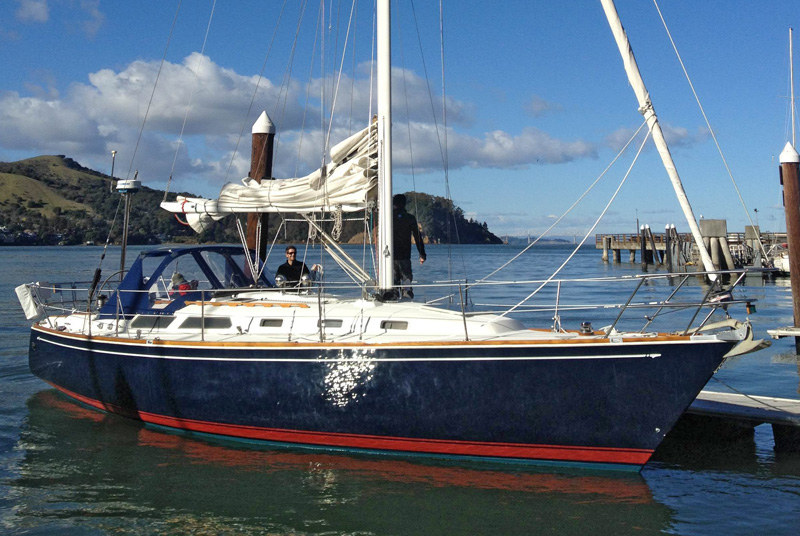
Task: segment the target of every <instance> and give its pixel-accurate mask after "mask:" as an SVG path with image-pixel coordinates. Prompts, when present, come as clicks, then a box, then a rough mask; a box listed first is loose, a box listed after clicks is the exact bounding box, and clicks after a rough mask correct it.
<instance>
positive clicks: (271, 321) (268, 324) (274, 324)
mask: <svg viewBox="0 0 800 536" xmlns="http://www.w3.org/2000/svg"><path fill="white" fill-rule="evenodd" d="M259 325H260V326H261V327H262V328H279V327H281V326H282V325H283V318H262V319H261V322H260V323H259Z"/></svg>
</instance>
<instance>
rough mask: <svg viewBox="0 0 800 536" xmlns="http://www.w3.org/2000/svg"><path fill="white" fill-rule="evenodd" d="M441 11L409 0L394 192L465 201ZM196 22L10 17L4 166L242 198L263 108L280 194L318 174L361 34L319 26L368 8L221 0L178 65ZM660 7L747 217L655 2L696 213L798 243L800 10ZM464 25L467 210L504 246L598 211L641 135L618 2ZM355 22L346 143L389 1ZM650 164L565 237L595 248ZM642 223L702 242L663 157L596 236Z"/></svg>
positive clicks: (488, 5)
mask: <svg viewBox="0 0 800 536" xmlns="http://www.w3.org/2000/svg"><path fill="white" fill-rule="evenodd" d="M436 4H438V3H437V2H420V1H419V0H417V2H416V3H415V5H414V9H415V11H416V18H417V21H418V27H419V30H417V29H416V28H415V25H414V17H413V13H412V10H411V4H410V3H409V2H408V1H407V0H398V1H397V2H395V7H394V11H395V13H396V19H395V28H394V37H395V46H394V49H393V50H394V65H395V71H394V79H395V93H394V96H395V108H396V114H395V127H394V128H395V141H396V147H395V161H396V169H397V171H398V174H397V176H396V178H395V189H396V190H398V191H406V190H412V189H416V190H418V191H423V192H428V193H432V194H435V195H445V193H446V191H447V188H446V185H445V181H444V173H443V172H442V171H441V167H442V166H441V161H442V156H441V151H440V149H439V147H440V143H441V141H442V140H443V135H442V97H441V94H442V86H443V83H442V76H441V73H442V67H441V61H440V50H439V21H438V6H437V5H436ZM177 5H178V2H177V1H174V2H171V1H158V2H155V1H143V2H110V1H109V2H106V1H101V0H94V1H92V0H3V2H0V65H2V72H3V76H2V78H0V127H1V128H0V160H2V161H12V160H19V159H22V158H28V157H31V156H36V155H40V154H65V155H67V156H70V157H72V158H74V159H75V160H77V161H78V162H80V163H81V164H83V165H85V166H88V167H91V168H94V169H97V170H100V171H104V172H108V171H110V162H111V160H110V152H111V150H116V151H117V161H116V175H117V176H122V177H124V176H127V175H129V173H131V172H132V171H133V170H139V174H140V178H141V179H142V180H143V181H144V183H145V184H147V185H149V186H151V187H154V188H163V187H164V186H165V184H166V180H167V177H169V175H170V174H171V173H172V175H173V183H172V185H171V188H170V189H171V190H172V191H175V190H186V191H191V192H193V193H197V194H201V195H214V194H215V193H216V192H218V191H219V188H220V187H221V186H222V184H223V183H224V182H226V181H236V180H238V179H239V178H240V177H241V176H243V175H244V174H246V171H247V169H248V167H249V165H248V160H249V152H250V139H249V130H250V126H251V125H252V123H253V122H254V121H255V119H256V118H257V116H258V115H259V113H260V112H261V110H264V109H265V110H267V111H268V113H269V114H270V116H271V117H272V119H273V121H274V122H275V123H276V124H277V126H278V129H279V133H280V137H279V139H278V145H277V148H276V163H275V175H276V176H278V177H289V176H296V175H298V174H305V173H307V172H308V171H310V170H311V169H312V168H314V167H316V166H317V165H318V164H319V162H320V160H321V154H322V145H323V142H322V140H323V139H324V131H323V129H322V127H321V125H322V123H323V121H322V120H321V118H320V115H321V114H320V110H321V104H320V103H321V97H320V95H321V94H322V93H323V91H324V92H325V94H326V95H327V96H328V97H326V102H327V103H330V102H331V98H330V96H331V95H332V94H333V90H332V88H333V87H334V84H333V80H334V79H335V78H336V75H337V72H338V67H339V65H340V59H337V57H338V56H339V55H340V54H341V50H342V48H343V43H344V41H345V30H344V29H341V30H337V29H336V28H338V26H335V25H334V24H333V23H326V24H325V25H324V27H325V30H323V31H322V32H320V31H319V30H317V21H318V12H319V10H320V6H323V7H324V9H325V11H326V12H327V14H328V16H329V17H330V14H331V12H333V15H334V16H333V18H334V19H338V20H340V21H342V22H345V23H346V22H347V20H348V16H349V10H350V7H349V5H348V6H345V5H344V3H343V2H342V3H339V4H337V3H336V2H333V1H332V0H324V1H322V2H317V3H315V2H310V3H309V4H307V5H305V9H304V10H303V9H302V4H301V3H300V2H299V1H290V2H286V7H285V8H284V9H283V12H281V7H282V5H283V3H282V2H278V1H272V2H260V1H236V2H231V1H219V2H217V5H216V8H215V10H214V14H213V18H212V19H211V24H210V28H209V31H208V38H207V40H206V41H205V48H204V49H203V43H204V36H205V34H206V28H207V27H208V26H209V16H210V14H211V9H212V5H213V1H212V0H207V1H205V0H204V1H201V0H195V1H190V2H183V5H182V6H181V9H180V12H179V13H178V16H177V19H176V22H175V26H174V31H173V33H172V37H171V39H170V41H169V48H166V47H167V41H168V38H169V36H170V28H171V27H172V22H173V19H174V18H175V13H176V8H177ZM659 6H660V8H661V10H662V12H663V14H664V17H665V19H666V21H667V24H668V25H669V28H670V31H671V32H672V35H673V38H674V39H675V42H676V45H677V47H678V50H679V51H680V53H681V55H682V57H683V60H684V62H685V63H686V66H687V70H688V72H689V75H690V76H691V77H692V80H693V83H694V85H695V88H696V90H697V92H698V94H699V96H700V99H701V102H702V104H703V107H704V108H705V111H706V113H707V115H708V117H709V120H710V122H711V126H712V128H713V129H714V132H715V133H716V134H717V137H718V139H719V142H720V145H721V147H722V151H723V153H724V155H725V158H726V159H727V161H728V165H729V166H730V169H731V172H732V174H733V178H734V180H735V181H736V184H737V185H738V187H739V189H740V191H741V194H742V197H743V198H744V200H745V203H746V206H747V209H745V208H743V207H742V205H741V203H740V201H739V198H738V195H737V194H736V192H735V190H734V188H733V186H732V183H731V178H730V177H729V176H728V172H727V171H726V169H725V167H724V165H723V164H722V161H721V158H720V156H719V154H718V152H717V149H716V147H715V145H714V143H713V141H712V139H711V137H710V136H709V132H708V129H707V127H706V125H705V123H704V121H703V118H702V116H701V114H700V111H699V109H698V107H697V104H696V103H695V101H694V98H693V96H692V94H691V91H690V89H689V87H688V84H687V82H686V80H685V78H684V76H683V73H682V71H681V69H680V66H679V64H678V62H677V60H676V58H675V54H674V52H673V51H672V48H671V45H670V43H669V41H668V38H667V36H666V32H665V30H664V28H663V26H662V24H661V22H660V19H659V18H658V13H657V12H656V9H655V7H654V4H653V3H652V2H649V1H646V0H637V1H634V0H618V1H617V9H618V10H619V12H620V16H621V17H622V22H623V25H624V26H625V28H626V30H627V31H628V34H629V36H630V38H631V43H632V46H633V49H634V52H635V54H636V57H637V60H638V63H639V66H640V68H641V70H642V74H643V77H644V80H645V83H646V84H647V87H648V89H649V91H650V94H651V97H652V100H653V103H654V106H655V110H656V112H657V113H658V116H659V118H660V120H661V122H662V125H663V127H664V130H665V132H666V134H667V139H668V141H670V142H671V144H672V145H671V148H672V153H673V156H674V159H675V162H676V164H677V168H678V171H679V173H680V174H681V177H682V178H683V180H684V183H685V187H686V190H687V192H688V194H689V197H690V199H691V201H692V203H693V206H694V209H695V212H696V214H697V215H698V217H699V216H701V215H702V216H703V217H704V218H727V219H728V229H729V231H743V230H744V225H745V224H747V223H748V220H747V218H748V215H749V217H750V218H752V219H753V220H755V219H756V218H757V219H758V223H759V224H760V226H761V228H762V229H763V230H772V231H779V230H783V229H785V222H784V218H783V211H782V207H781V190H780V185H779V183H778V174H777V155H778V154H779V153H780V151H781V149H782V148H783V145H784V144H785V142H786V141H787V140H788V138H789V136H790V128H789V104H788V94H789V89H788V88H789V82H788V78H789V77H788V31H789V27H790V26H797V27H800V9H798V6H797V4H796V2H792V1H788V0H787V1H778V0H775V1H772V0H768V1H764V2H745V1H726V2H722V1H714V0H709V1H703V2H697V1H690V0H661V1H660V2H659ZM444 10H445V26H444V56H445V68H444V73H445V77H444V86H445V88H446V95H447V128H448V130H447V147H448V150H447V159H448V162H449V173H448V178H449V190H450V193H451V195H452V198H453V200H454V201H455V203H456V204H458V205H459V206H461V208H462V209H463V210H464V211H465V213H466V214H467V215H468V216H471V217H474V218H475V219H477V220H479V221H486V222H487V223H488V225H489V228H490V229H491V230H492V231H494V232H495V233H497V234H503V235H504V234H514V235H523V234H526V233H531V234H534V235H535V234H538V233H540V232H542V231H543V230H544V229H546V228H547V227H548V226H549V225H550V223H551V222H552V221H553V220H554V219H555V218H556V217H558V216H559V215H561V213H562V212H563V211H564V210H566V209H567V208H568V207H569V206H570V205H571V204H572V203H573V201H574V200H575V199H577V198H578V196H580V195H581V194H582V193H583V192H584V190H585V189H586V188H587V187H588V185H589V184H591V183H592V182H593V181H594V179H595V178H596V177H597V176H598V175H599V174H600V173H601V172H602V171H603V169H605V167H606V166H607V165H608V164H609V163H610V162H611V160H612V159H613V158H614V156H615V155H616V153H617V151H618V150H619V149H620V147H621V145H622V143H624V141H625V140H627V139H628V137H629V136H630V134H631V133H632V132H633V131H635V130H636V129H637V128H638V127H639V125H640V122H641V116H640V115H639V114H638V112H637V107H638V106H637V103H636V100H635V97H634V95H633V92H632V91H631V89H630V87H629V86H628V83H627V79H626V77H625V73H624V71H623V68H622V62H621V60H620V58H619V54H618V52H617V49H616V45H615V44H614V41H613V38H612V36H611V32H610V31H609V29H608V25H607V22H606V20H605V16H604V14H603V11H602V8H601V6H600V3H599V1H588V0H587V1H574V2H530V1H527V2H523V1H508V2H478V1H474V2H473V1H462V2H447V1H445V2H444ZM301 12H302V17H301ZM281 13H282V14H281ZM355 14H356V17H355V23H354V24H353V26H352V29H351V32H350V35H349V36H348V37H347V41H348V44H349V45H348V48H347V53H346V55H345V59H344V61H343V62H342V64H343V65H344V72H343V75H342V79H341V80H342V81H341V83H340V88H341V89H340V91H339V97H338V98H337V112H336V114H335V116H334V123H333V127H332V129H331V132H332V133H331V138H332V141H334V142H335V141H336V140H337V139H340V138H343V137H344V136H346V135H347V133H348V132H349V131H351V130H354V129H357V128H360V126H361V125H363V124H364V123H365V121H366V120H367V118H368V117H369V113H370V104H369V103H370V89H369V83H370V82H369V81H370V78H369V76H370V68H369V67H370V50H371V43H372V30H371V17H372V14H371V3H370V2H368V1H366V0H361V1H360V2H359V5H358V6H357V9H356V11H355ZM298 20H300V22H299V23H298ZM276 28H277V29H276ZM296 32H297V34H298V38H297V42H296V44H295V43H294V35H295V33H296ZM273 35H275V40H274V44H273V45H272V47H271V48H270V43H271V42H272V37H273ZM418 36H419V37H418ZM796 41H797V40H796ZM353 43H355V44H356V45H355V46H352V45H353ZM419 43H421V44H422V49H423V51H424V63H423V60H422V59H421V56H420V52H419V48H420V47H419ZM293 44H294V52H293V53H292V51H293V48H292V47H293ZM323 48H324V50H325V59H324V60H320V59H319V51H320V49H323ZM796 48H797V49H800V47H798V46H797V43H796ZM165 49H166V57H165V62H164V65H163V66H162V67H161V74H160V77H159V82H158V85H157V86H156V91H155V93H154V94H153V100H152V106H151V108H150V112H149V116H148V120H147V122H146V123H145V126H144V129H143V130H142V134H141V137H140V136H139V131H140V127H141V124H142V119H143V117H144V114H145V110H147V108H148V103H149V101H150V98H151V93H153V86H154V80H155V77H156V73H157V72H158V70H159V66H160V64H161V59H162V57H164V56H165ZM313 49H315V50H316V56H315V55H314V54H313ZM201 50H203V54H201V53H200V52H201ZM268 50H269V55H267V52H268ZM796 55H800V50H797V54H796ZM265 58H266V60H265ZM796 63H797V62H796ZM290 65H291V70H289V69H288V66H290ZM262 66H263V77H261V78H259V76H260V74H261V73H262ZM323 66H324V67H323ZM426 73H427V81H426ZM309 79H310V80H311V82H310V83H309V82H308V81H309ZM308 88H310V89H308ZM323 88H324V89H323ZM428 88H430V91H431V95H429V92H428ZM251 101H252V102H253V105H252V107H251ZM189 103H191V107H190V108H189ZM328 108H329V104H328V105H327V106H326V110H327V109H328ZM187 109H188V110H189V111H188V113H187ZM351 109H352V110H354V113H353V114H350V110H351ZM432 110H433V112H432ZM434 113H435V114H436V121H435V122H434V120H433V114H434ZM325 116H326V117H327V116H328V113H327V112H326V113H325ZM184 118H186V123H185V127H184V126H183V125H184ZM407 118H410V121H409V120H407ZM436 125H438V127H439V131H438V132H439V133H438V134H437V130H436ZM182 128H183V129H184V134H183V137H182V138H181V139H182V144H181V146H180V148H179V150H177V151H176V147H177V146H178V139H179V135H180V132H181V129H182ZM242 132H244V135H243V136H240V134H241V133H242ZM301 132H302V134H301ZM409 137H411V140H412V141H411V145H410V148H409V143H408V139H409ZM137 140H139V141H138V148H137ZM632 154H633V153H631V152H629V153H626V155H625V156H624V157H623V158H622V159H621V161H620V163H618V164H617V165H616V166H615V167H614V168H612V170H611V171H610V172H609V173H608V174H607V176H606V178H605V179H604V180H603V182H602V183H601V184H600V186H598V187H597V188H596V189H595V190H594V191H593V192H592V193H591V194H590V195H589V196H588V197H587V199H586V200H585V201H584V202H583V203H582V204H581V205H579V206H578V207H577V209H575V210H574V211H573V212H572V213H570V214H569V215H568V216H567V217H566V218H565V219H564V221H563V222H562V224H561V225H560V226H559V227H558V228H556V229H555V230H554V231H552V233H553V234H555V235H558V236H573V235H582V234H583V233H584V232H586V231H587V230H588V229H589V228H590V226H591V225H592V224H593V223H594V220H595V219H596V218H597V217H598V216H599V214H600V211H601V210H602V208H603V206H605V204H606V202H607V201H608V199H609V197H610V196H611V194H612V192H613V191H614V189H616V187H617V185H618V184H619V181H620V180H621V179H622V177H623V176H624V174H625V172H626V169H627V166H628V164H629V163H630V160H631V158H632ZM412 161H413V168H412ZM173 162H174V164H173ZM412 169H413V170H414V171H413V175H412V174H411V170H412ZM154 210H155V208H154ZM756 211H757V212H756ZM637 218H638V220H639V221H640V222H641V223H648V224H649V225H651V226H652V227H653V228H655V229H659V228H663V227H664V225H665V224H668V223H674V224H676V226H677V227H678V229H679V230H681V231H685V230H687V227H686V224H685V223H684V222H683V219H682V216H681V214H680V212H679V208H678V204H677V201H675V197H674V195H673V194H672V190H671V187H670V185H669V182H668V180H667V175H666V173H665V171H664V169H663V167H662V166H661V164H660V161H659V160H658V158H657V155H656V152H655V150H654V149H653V148H652V147H648V148H647V149H646V150H645V151H644V153H643V155H642V156H641V158H640V159H639V163H638V164H637V166H636V167H635V168H634V171H633V172H632V173H631V175H630V177H629V178H628V180H627V182H626V184H625V185H624V186H623V188H622V191H621V193H620V195H619V197H618V199H617V201H616V203H615V204H614V205H613V206H612V208H611V209H610V210H609V212H608V213H607V214H606V216H605V217H604V218H603V220H602V222H601V223H600V224H599V226H598V228H597V231H598V232H634V231H635V225H636V221H637Z"/></svg>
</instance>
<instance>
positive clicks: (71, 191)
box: [0, 155, 501, 244]
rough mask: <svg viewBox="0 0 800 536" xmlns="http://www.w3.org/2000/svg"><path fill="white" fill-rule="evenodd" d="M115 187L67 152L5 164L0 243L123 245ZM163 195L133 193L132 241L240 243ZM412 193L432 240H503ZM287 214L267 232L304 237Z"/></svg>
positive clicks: (349, 231) (347, 235)
mask: <svg viewBox="0 0 800 536" xmlns="http://www.w3.org/2000/svg"><path fill="white" fill-rule="evenodd" d="M110 185H111V178H110V177H109V176H108V175H105V174H103V173H99V172H97V171H94V170H92V169H89V168H85V167H83V166H81V165H80V164H78V163H77V162H75V161H74V160H72V159H71V158H67V157H65V156H63V155H61V156H39V157H35V158H29V159H27V160H20V161H19V162H0V243H6V244H12V243H13V244H83V243H85V242H92V243H98V244H101V243H105V241H106V237H107V236H108V234H109V230H110V229H111V239H112V242H116V243H118V242H119V240H120V237H121V235H122V229H121V227H122V207H121V205H120V199H121V196H120V195H119V194H117V193H116V192H112V191H110ZM181 193H182V194H183V195H189V196H191V195H193V194H190V193H186V192H181ZM163 196H164V192H163V191H161V190H154V189H152V188H148V187H146V186H143V187H142V189H141V190H140V191H138V192H137V193H136V194H135V195H134V196H133V197H132V203H131V219H130V228H129V233H128V242H129V243H130V244H155V243H159V242H165V241H170V242H239V235H238V232H237V230H236V223H235V219H234V218H225V219H223V220H222V221H221V222H218V223H217V224H215V225H214V226H212V228H211V229H209V230H208V231H206V232H204V233H202V234H200V235H197V234H195V233H194V231H192V230H191V229H190V228H188V227H186V226H184V225H182V224H181V223H179V222H178V220H177V219H176V218H175V217H174V216H173V215H172V214H169V213H167V212H165V211H163V210H161V209H160V208H159V203H160V202H161V200H162V198H163ZM406 196H407V197H408V204H407V208H408V210H409V212H411V213H412V214H415V215H416V216H417V220H418V221H419V223H420V224H421V226H422V232H423V235H424V236H425V238H426V240H427V241H428V242H432V243H462V244H500V243H501V240H500V239H499V238H498V237H497V236H495V235H494V234H492V233H491V232H490V231H489V229H488V227H487V225H486V223H479V222H477V221H475V220H473V219H469V220H468V219H466V218H465V217H464V214H463V211H462V210H461V209H460V208H458V207H456V206H455V205H453V203H452V202H451V201H449V200H447V199H445V198H442V197H436V196H431V195H428V194H424V193H418V192H408V193H406ZM115 216H116V220H115ZM282 216H283V217H282ZM288 216H292V215H281V216H278V215H272V216H270V218H269V231H268V234H267V236H270V237H271V236H274V234H275V233H276V232H279V233H280V234H279V240H280V241H282V242H298V243H299V242H304V241H305V240H306V239H307V237H308V226H307V224H306V223H305V222H302V223H301V222H295V221H291V220H292V219H293V218H291V217H288ZM346 220H347V221H344V222H343V227H342V232H341V238H340V240H341V242H358V243H360V242H362V241H363V231H364V217H363V214H353V215H348V217H347V218H346ZM112 222H115V223H114V227H113V229H112ZM324 225H325V226H326V227H327V228H328V229H330V228H332V226H333V224H332V222H326V223H325V224H324Z"/></svg>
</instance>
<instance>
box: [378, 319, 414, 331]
mask: <svg viewBox="0 0 800 536" xmlns="http://www.w3.org/2000/svg"><path fill="white" fill-rule="evenodd" d="M381 329H408V322H406V321H405V320H383V321H381Z"/></svg>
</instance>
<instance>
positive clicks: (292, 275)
mask: <svg viewBox="0 0 800 536" xmlns="http://www.w3.org/2000/svg"><path fill="white" fill-rule="evenodd" d="M316 268H317V267H316V265H315V266H314V270H316ZM304 275H310V272H309V270H308V266H306V264H305V263H304V262H303V261H298V260H297V248H296V247H294V246H286V262H285V263H283V264H281V265H280V266H278V271H277V272H276V273H275V279H276V282H277V280H278V279H280V278H279V277H278V276H283V277H284V278H285V282H284V284H285V285H286V286H289V287H296V286H298V285H299V284H300V279H301V278H302V277H303V276H304Z"/></svg>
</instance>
